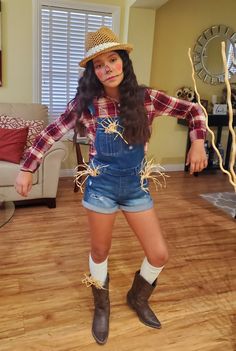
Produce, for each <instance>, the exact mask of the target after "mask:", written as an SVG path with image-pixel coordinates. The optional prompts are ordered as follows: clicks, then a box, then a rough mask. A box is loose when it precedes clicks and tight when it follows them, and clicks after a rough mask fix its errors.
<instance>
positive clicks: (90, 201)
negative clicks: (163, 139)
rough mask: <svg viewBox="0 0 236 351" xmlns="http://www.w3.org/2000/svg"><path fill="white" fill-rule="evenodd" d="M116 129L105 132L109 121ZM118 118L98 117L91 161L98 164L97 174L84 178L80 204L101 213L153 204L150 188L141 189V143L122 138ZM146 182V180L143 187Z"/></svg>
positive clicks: (148, 206)
mask: <svg viewBox="0 0 236 351" xmlns="http://www.w3.org/2000/svg"><path fill="white" fill-rule="evenodd" d="M111 121H112V122H115V123H116V125H117V131H118V132H119V133H121V135H119V134H118V133H115V132H113V133H108V132H107V127H109V123H110V122H111ZM122 129H123V128H122V127H121V126H120V118H119V117H112V118H107V117H106V118H98V121H97V130H96V138H95V149H96V152H97V153H96V155H95V156H94V157H93V159H92V160H91V161H90V166H91V167H92V168H95V167H98V168H97V169H98V175H96V176H89V177H88V178H87V181H86V186H85V193H84V199H83V201H82V203H83V206H84V207H86V208H88V209H90V210H93V211H96V212H100V213H114V212H116V211H117V209H119V208H120V209H121V210H123V211H129V212H138V211H144V210H147V209H150V208H152V207H153V201H152V199H151V197H150V194H149V192H147V193H146V192H145V191H144V190H142V189H141V184H140V170H141V168H142V162H143V159H144V145H142V144H137V145H128V144H127V143H126V142H125V141H124V140H123V138H122ZM146 186H147V181H146V183H145V187H146Z"/></svg>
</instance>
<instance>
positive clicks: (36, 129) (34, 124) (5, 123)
mask: <svg viewBox="0 0 236 351" xmlns="http://www.w3.org/2000/svg"><path fill="white" fill-rule="evenodd" d="M25 127H28V128H29V132H28V136H27V141H26V144H25V148H24V153H23V155H22V157H23V158H24V157H25V153H26V151H27V149H28V148H30V147H31V146H32V145H33V143H34V140H35V138H36V136H37V135H39V134H40V133H41V132H42V130H43V128H44V121H40V120H24V119H23V118H20V117H19V118H18V117H11V116H6V115H2V116H0V128H7V129H19V128H25Z"/></svg>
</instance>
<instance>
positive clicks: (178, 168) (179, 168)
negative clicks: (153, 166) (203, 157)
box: [157, 163, 184, 172]
mask: <svg viewBox="0 0 236 351" xmlns="http://www.w3.org/2000/svg"><path fill="white" fill-rule="evenodd" d="M157 167H158V166H157ZM161 167H163V168H164V169H165V171H166V172H177V171H184V164H183V163H179V164H173V165H172V164H167V165H161Z"/></svg>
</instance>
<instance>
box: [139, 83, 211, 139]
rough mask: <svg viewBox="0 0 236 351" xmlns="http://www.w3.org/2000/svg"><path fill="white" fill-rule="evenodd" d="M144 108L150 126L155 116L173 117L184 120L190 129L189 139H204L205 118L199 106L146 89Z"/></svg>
mask: <svg viewBox="0 0 236 351" xmlns="http://www.w3.org/2000/svg"><path fill="white" fill-rule="evenodd" d="M145 106H146V109H147V113H148V118H149V121H150V124H151V123H152V121H153V119H154V117H156V116H173V117H177V118H183V119H186V120H187V122H188V126H189V129H190V139H191V141H194V140H196V139H205V137H206V118H205V115H204V112H203V111H202V109H201V107H200V106H199V104H196V103H193V102H189V101H185V100H180V99H177V98H174V97H171V96H168V95H166V94H164V93H163V92H161V91H157V90H153V89H147V91H146V95H145Z"/></svg>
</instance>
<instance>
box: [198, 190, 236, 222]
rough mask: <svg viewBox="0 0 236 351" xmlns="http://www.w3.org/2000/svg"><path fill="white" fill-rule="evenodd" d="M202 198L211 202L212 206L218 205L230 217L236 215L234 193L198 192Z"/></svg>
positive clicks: (235, 195) (235, 197)
mask: <svg viewBox="0 0 236 351" xmlns="http://www.w3.org/2000/svg"><path fill="white" fill-rule="evenodd" d="M200 196H201V197H202V198H204V199H205V200H207V201H209V202H211V203H212V204H213V205H214V206H216V207H219V208H220V209H221V210H222V211H224V212H226V213H227V214H229V215H230V216H232V217H235V215H236V193H233V192H230V193H227V192H224V193H208V194H200Z"/></svg>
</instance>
